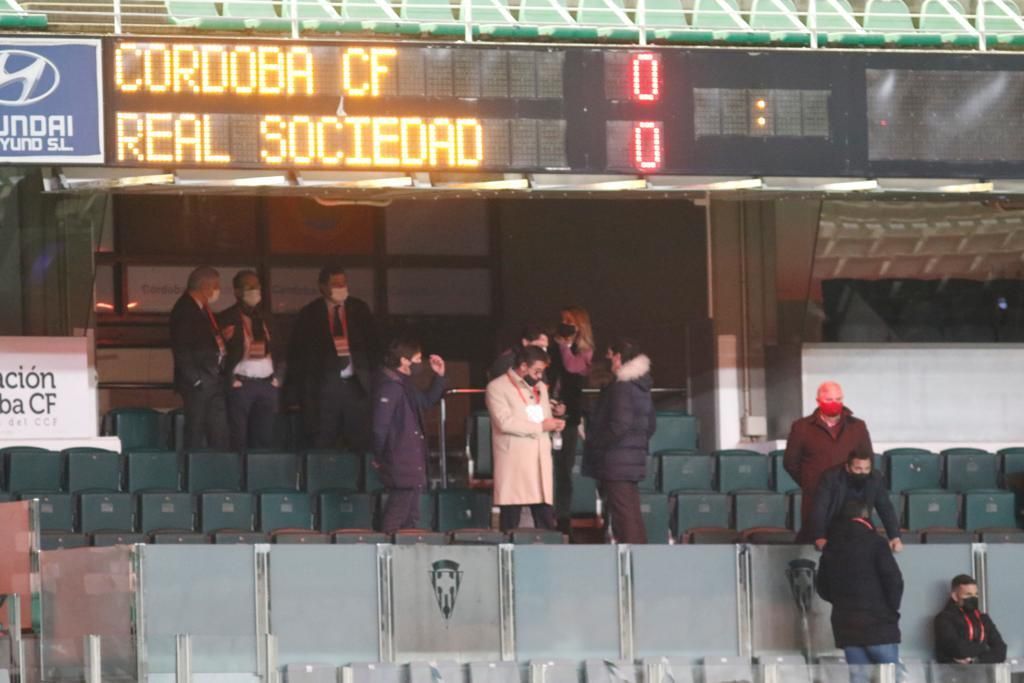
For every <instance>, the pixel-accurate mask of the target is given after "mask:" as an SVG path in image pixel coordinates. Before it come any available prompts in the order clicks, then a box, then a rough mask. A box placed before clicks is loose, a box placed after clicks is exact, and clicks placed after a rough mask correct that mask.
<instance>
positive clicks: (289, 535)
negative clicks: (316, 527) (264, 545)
mask: <svg viewBox="0 0 1024 683" xmlns="http://www.w3.org/2000/svg"><path fill="white" fill-rule="evenodd" d="M270 540H271V542H273V543H279V544H284V545H327V544H329V543H330V542H331V537H330V536H328V535H327V534H322V533H320V532H319V531H297V530H295V529H286V530H282V531H278V532H275V533H273V534H271V535H270Z"/></svg>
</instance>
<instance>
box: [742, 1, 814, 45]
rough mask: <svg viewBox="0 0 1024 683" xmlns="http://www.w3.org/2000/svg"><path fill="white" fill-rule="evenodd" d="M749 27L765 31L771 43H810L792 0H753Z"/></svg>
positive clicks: (808, 33) (805, 28) (808, 35)
mask: <svg viewBox="0 0 1024 683" xmlns="http://www.w3.org/2000/svg"><path fill="white" fill-rule="evenodd" d="M750 28H752V29H754V30H755V31H767V32H768V34H769V35H770V36H771V39H772V42H773V43H782V44H783V45H802V46H806V45H810V44H811V34H810V32H809V31H808V30H807V27H806V26H804V24H803V22H801V21H800V18H799V16H798V14H797V9H796V6H795V5H794V4H793V0H753V3H752V4H751V6H750Z"/></svg>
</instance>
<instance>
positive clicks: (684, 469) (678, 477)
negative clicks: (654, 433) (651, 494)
mask: <svg viewBox="0 0 1024 683" xmlns="http://www.w3.org/2000/svg"><path fill="white" fill-rule="evenodd" d="M659 459H660V461H661V488H660V490H661V492H662V493H670V494H674V493H676V492H678V491H711V490H713V489H714V475H715V468H714V460H713V459H712V457H711V456H710V455H704V454H703V453H693V452H680V451H662V453H661V456H660V458H659Z"/></svg>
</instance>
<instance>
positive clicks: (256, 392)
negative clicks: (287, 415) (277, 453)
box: [227, 378, 278, 453]
mask: <svg viewBox="0 0 1024 683" xmlns="http://www.w3.org/2000/svg"><path fill="white" fill-rule="evenodd" d="M227 392H228V393H227V410H228V427H229V428H230V430H231V449H232V450H234V451H238V452H239V453H244V452H245V451H247V450H248V449H250V448H273V446H274V416H275V415H277V393H278V392H277V387H275V386H274V385H273V384H271V383H270V378H267V379H265V380H251V379H243V380H242V386H240V387H231V388H229V389H228V390H227Z"/></svg>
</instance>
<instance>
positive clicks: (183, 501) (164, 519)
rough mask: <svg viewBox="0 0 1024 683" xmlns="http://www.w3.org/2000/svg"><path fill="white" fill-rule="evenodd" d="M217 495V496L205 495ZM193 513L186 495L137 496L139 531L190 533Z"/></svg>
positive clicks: (193, 520) (189, 498) (157, 494)
mask: <svg viewBox="0 0 1024 683" xmlns="http://www.w3.org/2000/svg"><path fill="white" fill-rule="evenodd" d="M207 495H218V494H207ZM193 529H195V511H194V509H193V502H192V496H190V495H189V494H187V493H143V494H140V495H139V531H141V532H142V533H144V534H151V533H153V532H154V531H179V532H180V531H192V530H193Z"/></svg>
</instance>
